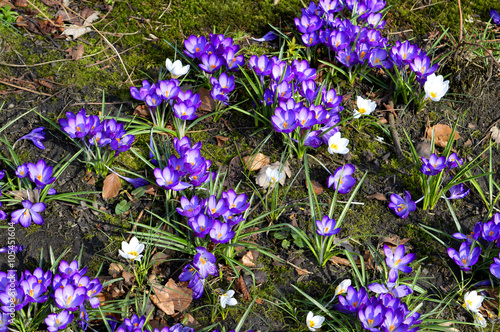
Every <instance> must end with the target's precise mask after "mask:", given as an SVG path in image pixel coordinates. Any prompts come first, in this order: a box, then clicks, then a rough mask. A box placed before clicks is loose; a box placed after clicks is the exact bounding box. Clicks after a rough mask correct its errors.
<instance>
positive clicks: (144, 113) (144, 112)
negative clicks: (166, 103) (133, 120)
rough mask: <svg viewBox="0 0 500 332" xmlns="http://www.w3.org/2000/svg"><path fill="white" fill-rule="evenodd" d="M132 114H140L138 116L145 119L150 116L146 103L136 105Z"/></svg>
mask: <svg viewBox="0 0 500 332" xmlns="http://www.w3.org/2000/svg"><path fill="white" fill-rule="evenodd" d="M133 115H136V116H140V117H142V118H146V119H149V118H151V112H149V108H148V105H146V104H143V105H139V106H137V107H136V108H135V110H134V114H133Z"/></svg>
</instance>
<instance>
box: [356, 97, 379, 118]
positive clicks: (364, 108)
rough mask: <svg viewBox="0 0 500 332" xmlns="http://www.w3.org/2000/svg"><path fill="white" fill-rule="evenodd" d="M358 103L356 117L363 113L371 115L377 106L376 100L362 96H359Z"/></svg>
mask: <svg viewBox="0 0 500 332" xmlns="http://www.w3.org/2000/svg"><path fill="white" fill-rule="evenodd" d="M356 104H357V105H358V109H357V110H355V111H354V118H355V119H357V118H359V117H360V116H361V115H369V114H370V113H371V112H373V111H374V110H375V108H376V107H377V103H376V102H374V101H371V100H370V99H365V98H363V97H360V96H358V99H357V100H356Z"/></svg>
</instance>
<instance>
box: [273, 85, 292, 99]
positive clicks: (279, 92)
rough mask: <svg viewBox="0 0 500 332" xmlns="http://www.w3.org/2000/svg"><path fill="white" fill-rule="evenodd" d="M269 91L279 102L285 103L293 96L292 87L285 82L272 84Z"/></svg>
mask: <svg viewBox="0 0 500 332" xmlns="http://www.w3.org/2000/svg"><path fill="white" fill-rule="evenodd" d="M271 89H272V91H274V93H275V94H276V96H277V97H278V100H279V101H280V102H281V101H287V100H289V99H290V98H292V96H293V86H292V84H290V83H288V82H286V81H284V82H281V83H280V84H277V83H275V82H272V83H271ZM273 99H274V98H273Z"/></svg>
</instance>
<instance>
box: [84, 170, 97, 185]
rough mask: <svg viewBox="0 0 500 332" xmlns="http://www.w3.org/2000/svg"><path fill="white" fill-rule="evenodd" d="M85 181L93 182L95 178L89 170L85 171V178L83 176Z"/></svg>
mask: <svg viewBox="0 0 500 332" xmlns="http://www.w3.org/2000/svg"><path fill="white" fill-rule="evenodd" d="M84 180H85V182H87V183H88V184H95V178H94V175H93V174H92V173H91V172H88V171H87V172H85V178H84Z"/></svg>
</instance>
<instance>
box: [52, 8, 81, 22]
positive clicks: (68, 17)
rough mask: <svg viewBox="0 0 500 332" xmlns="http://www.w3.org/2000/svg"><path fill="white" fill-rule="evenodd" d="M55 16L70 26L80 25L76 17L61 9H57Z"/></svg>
mask: <svg viewBox="0 0 500 332" xmlns="http://www.w3.org/2000/svg"><path fill="white" fill-rule="evenodd" d="M56 16H61V18H62V20H63V21H64V22H69V23H71V24H76V25H80V23H81V21H80V19H79V18H78V17H77V16H76V15H74V14H72V13H70V12H68V11H66V10H63V9H59V10H58V11H57V13H56Z"/></svg>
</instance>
